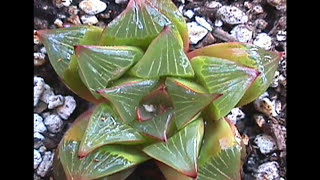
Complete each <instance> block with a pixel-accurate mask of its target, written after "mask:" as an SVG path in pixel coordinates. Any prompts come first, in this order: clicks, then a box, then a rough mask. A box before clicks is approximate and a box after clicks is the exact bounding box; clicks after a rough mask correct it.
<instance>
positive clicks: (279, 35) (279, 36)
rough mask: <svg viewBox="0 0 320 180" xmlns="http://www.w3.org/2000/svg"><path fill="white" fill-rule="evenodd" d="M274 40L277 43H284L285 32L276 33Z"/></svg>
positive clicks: (285, 38)
mask: <svg viewBox="0 0 320 180" xmlns="http://www.w3.org/2000/svg"><path fill="white" fill-rule="evenodd" d="M276 38H277V40H278V41H285V40H287V32H286V31H278V33H277V35H276Z"/></svg>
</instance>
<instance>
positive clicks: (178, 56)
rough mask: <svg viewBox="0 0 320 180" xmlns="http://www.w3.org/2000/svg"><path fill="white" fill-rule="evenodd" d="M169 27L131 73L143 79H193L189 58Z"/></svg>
mask: <svg viewBox="0 0 320 180" xmlns="http://www.w3.org/2000/svg"><path fill="white" fill-rule="evenodd" d="M178 38H180V37H179V36H177V35H175V34H174V33H173V31H172V30H171V28H170V27H169V26H166V27H165V28H164V30H163V31H162V32H161V34H160V35H159V36H158V37H157V38H156V39H154V40H153V41H152V43H151V44H150V46H149V47H148V49H147V51H146V52H145V54H144V56H143V57H142V59H141V60H139V61H138V63H137V64H136V65H135V66H133V68H132V69H131V70H130V73H131V74H132V75H134V76H137V77H141V78H157V77H160V76H177V77H193V76H194V72H193V69H192V67H191V64H190V62H189V59H188V57H187V56H186V54H185V53H184V51H183V47H182V45H181V44H180V43H179V40H178Z"/></svg>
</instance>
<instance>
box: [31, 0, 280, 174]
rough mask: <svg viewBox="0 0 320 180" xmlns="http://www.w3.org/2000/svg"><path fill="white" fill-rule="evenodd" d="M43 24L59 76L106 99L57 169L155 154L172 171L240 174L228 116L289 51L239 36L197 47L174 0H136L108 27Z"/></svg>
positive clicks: (127, 166)
mask: <svg viewBox="0 0 320 180" xmlns="http://www.w3.org/2000/svg"><path fill="white" fill-rule="evenodd" d="M37 33H38V36H39V38H40V40H41V41H42V43H43V44H44V46H45V48H46V50H47V53H48V56H49V59H50V62H51V64H52V66H53V68H54V69H55V71H56V72H57V74H58V76H59V77H60V78H61V79H62V80H63V82H64V83H65V84H66V85H67V86H68V87H69V88H70V89H71V90H72V91H74V92H75V93H76V94H77V95H79V96H80V97H82V98H84V99H86V100H88V101H90V102H92V103H94V104H96V106H94V107H93V108H92V109H90V110H88V111H87V112H84V113H83V114H82V115H81V116H79V117H78V118H77V120H76V121H75V122H74V124H73V126H72V127H71V128H70V129H69V130H68V131H67V132H66V134H65V136H64V138H63V139H62V140H61V142H60V144H59V146H58V150H57V155H56V157H57V158H56V162H55V168H54V173H55V177H56V178H57V179H68V180H91V179H104V180H112V179H116V180H121V179H125V178H126V177H128V176H129V175H130V174H131V173H132V172H133V171H134V169H135V168H136V167H137V165H138V164H140V163H143V162H145V161H147V160H149V159H154V160H155V162H156V164H157V165H158V166H159V168H160V170H161V171H162V172H163V174H164V176H165V177H166V178H167V179H168V180H189V179H190V180H191V179H198V180H213V179H216V180H223V179H229V180H230V179H234V180H236V179H240V172H241V167H242V162H241V156H242V155H243V148H242V144H241V138H240V137H239V135H238V132H237V130H236V127H235V126H234V125H233V124H231V123H229V121H228V120H227V119H225V118H224V116H226V115H227V114H228V113H229V112H230V111H231V109H232V108H234V107H236V106H237V107H239V106H242V105H245V104H248V103H250V102H252V101H253V100H255V99H256V98H257V97H259V96H260V95H261V94H262V93H263V92H265V91H266V89H267V88H268V86H269V85H270V83H271V81H272V79H273V75H274V73H275V71H276V69H277V66H278V63H279V60H280V59H281V55H280V54H278V53H275V52H270V51H265V50H263V49H261V48H258V47H255V46H253V45H250V44H244V43H238V42H233V43H220V44H213V45H210V46H206V47H203V48H200V49H197V50H194V51H191V52H189V50H188V49H189V48H188V47H189V40H188V30H187V26H186V22H185V20H184V18H183V16H182V15H181V14H180V13H179V11H178V10H177V8H176V6H175V5H174V4H173V3H172V2H171V1H170V0H130V1H129V3H128V5H127V8H126V9H125V10H124V11H123V12H122V13H121V14H120V15H119V16H118V17H117V18H115V19H114V20H113V21H112V22H111V23H109V24H108V26H107V27H106V28H105V29H101V28H99V27H94V26H75V27H71V28H62V29H54V30H40V31H38V32H37Z"/></svg>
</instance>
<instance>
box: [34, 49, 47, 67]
mask: <svg viewBox="0 0 320 180" xmlns="http://www.w3.org/2000/svg"><path fill="white" fill-rule="evenodd" d="M45 62H46V55H45V54H43V53H40V52H36V53H33V63H34V65H35V66H41V65H43V64H44V63H45Z"/></svg>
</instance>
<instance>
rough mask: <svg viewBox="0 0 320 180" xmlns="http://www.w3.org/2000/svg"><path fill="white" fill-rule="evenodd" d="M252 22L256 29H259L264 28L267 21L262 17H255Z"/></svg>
mask: <svg viewBox="0 0 320 180" xmlns="http://www.w3.org/2000/svg"><path fill="white" fill-rule="evenodd" d="M254 23H255V26H256V27H257V29H260V30H264V29H266V27H267V26H268V23H267V21H265V20H264V19H256V20H255V22H254Z"/></svg>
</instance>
